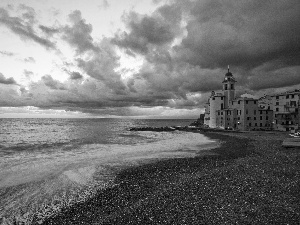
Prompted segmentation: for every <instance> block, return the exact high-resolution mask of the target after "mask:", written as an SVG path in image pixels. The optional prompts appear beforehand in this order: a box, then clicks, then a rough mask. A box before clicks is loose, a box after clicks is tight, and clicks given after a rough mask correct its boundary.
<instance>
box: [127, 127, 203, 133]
mask: <svg viewBox="0 0 300 225" xmlns="http://www.w3.org/2000/svg"><path fill="white" fill-rule="evenodd" d="M197 129H198V127H195V126H184V127H182V126H170V127H168V126H166V127H132V128H130V129H129V130H130V131H157V132H162V131H175V130H197Z"/></svg>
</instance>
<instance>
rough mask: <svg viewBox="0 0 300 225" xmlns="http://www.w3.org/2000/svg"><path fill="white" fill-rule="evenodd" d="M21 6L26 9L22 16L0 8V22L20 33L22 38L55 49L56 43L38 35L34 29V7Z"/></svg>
mask: <svg viewBox="0 0 300 225" xmlns="http://www.w3.org/2000/svg"><path fill="white" fill-rule="evenodd" d="M21 8H22V9H24V10H26V12H24V13H23V14H22V16H21V17H13V16H10V15H9V12H8V11H7V10H5V9H4V8H0V24H2V25H4V26H6V27H7V28H8V29H10V30H11V31H12V32H13V33H15V34H17V35H19V36H20V37H21V38H22V39H25V40H31V41H34V42H36V43H38V44H40V45H42V46H44V47H46V48H49V49H55V44H54V43H53V42H51V41H50V40H48V39H45V38H42V37H40V36H38V35H37V34H36V32H35V31H34V28H33V24H34V23H35V12H34V9H32V8H30V7H28V8H26V7H25V6H24V5H23V6H22V7H21Z"/></svg>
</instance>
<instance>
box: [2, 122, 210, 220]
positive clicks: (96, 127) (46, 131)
mask: <svg viewBox="0 0 300 225" xmlns="http://www.w3.org/2000/svg"><path fill="white" fill-rule="evenodd" d="M191 122H193V120H178V119H177V120H170V119H169V120H162V119H160V120H154V119H98V118H97V119H96V118H95V119H57V118H55V119H44V118H38V119H37V118H35V119H31V118H24V119H23V118H22V119H8V118H5V119H0V224H14V223H16V222H17V223H22V224H31V222H32V220H33V218H35V220H36V221H38V222H42V221H43V220H44V219H45V218H47V217H49V216H52V215H55V214H57V213H58V212H59V211H60V210H61V209H63V208H65V207H70V206H71V205H73V204H74V203H77V202H83V201H86V200H87V199H89V198H92V197H93V195H95V193H96V192H97V191H99V190H101V189H105V188H108V187H112V186H114V185H116V184H115V178H116V175H117V173H118V172H120V171H121V170H123V169H126V168H129V167H134V166H139V165H143V164H146V163H151V162H155V161H157V160H164V159H169V158H178V157H179V158H180V157H195V156H196V155H197V154H199V152H200V151H202V150H203V149H208V148H212V146H214V144H215V141H214V140H210V139H208V138H207V137H205V136H204V135H202V134H200V133H192V132H184V131H171V132H154V131H130V130H129V129H130V128H131V127H146V126H150V127H164V126H187V125H189V124H190V123H191Z"/></svg>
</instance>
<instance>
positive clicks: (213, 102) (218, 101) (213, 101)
mask: <svg viewBox="0 0 300 225" xmlns="http://www.w3.org/2000/svg"><path fill="white" fill-rule="evenodd" d="M224 99H225V98H224V96H211V97H210V99H209V105H210V115H209V116H210V120H209V127H211V128H216V124H217V121H216V120H217V112H216V111H217V110H220V109H222V108H224Z"/></svg>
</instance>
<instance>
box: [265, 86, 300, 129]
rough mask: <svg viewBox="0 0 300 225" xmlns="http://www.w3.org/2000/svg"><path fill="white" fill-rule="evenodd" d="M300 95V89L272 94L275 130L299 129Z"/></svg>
mask: <svg viewBox="0 0 300 225" xmlns="http://www.w3.org/2000/svg"><path fill="white" fill-rule="evenodd" d="M299 95H300V90H294V91H288V92H285V93H280V94H274V95H271V98H272V105H273V114H274V129H275V130H281V131H294V130H296V129H298V127H299V118H300V117H299Z"/></svg>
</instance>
